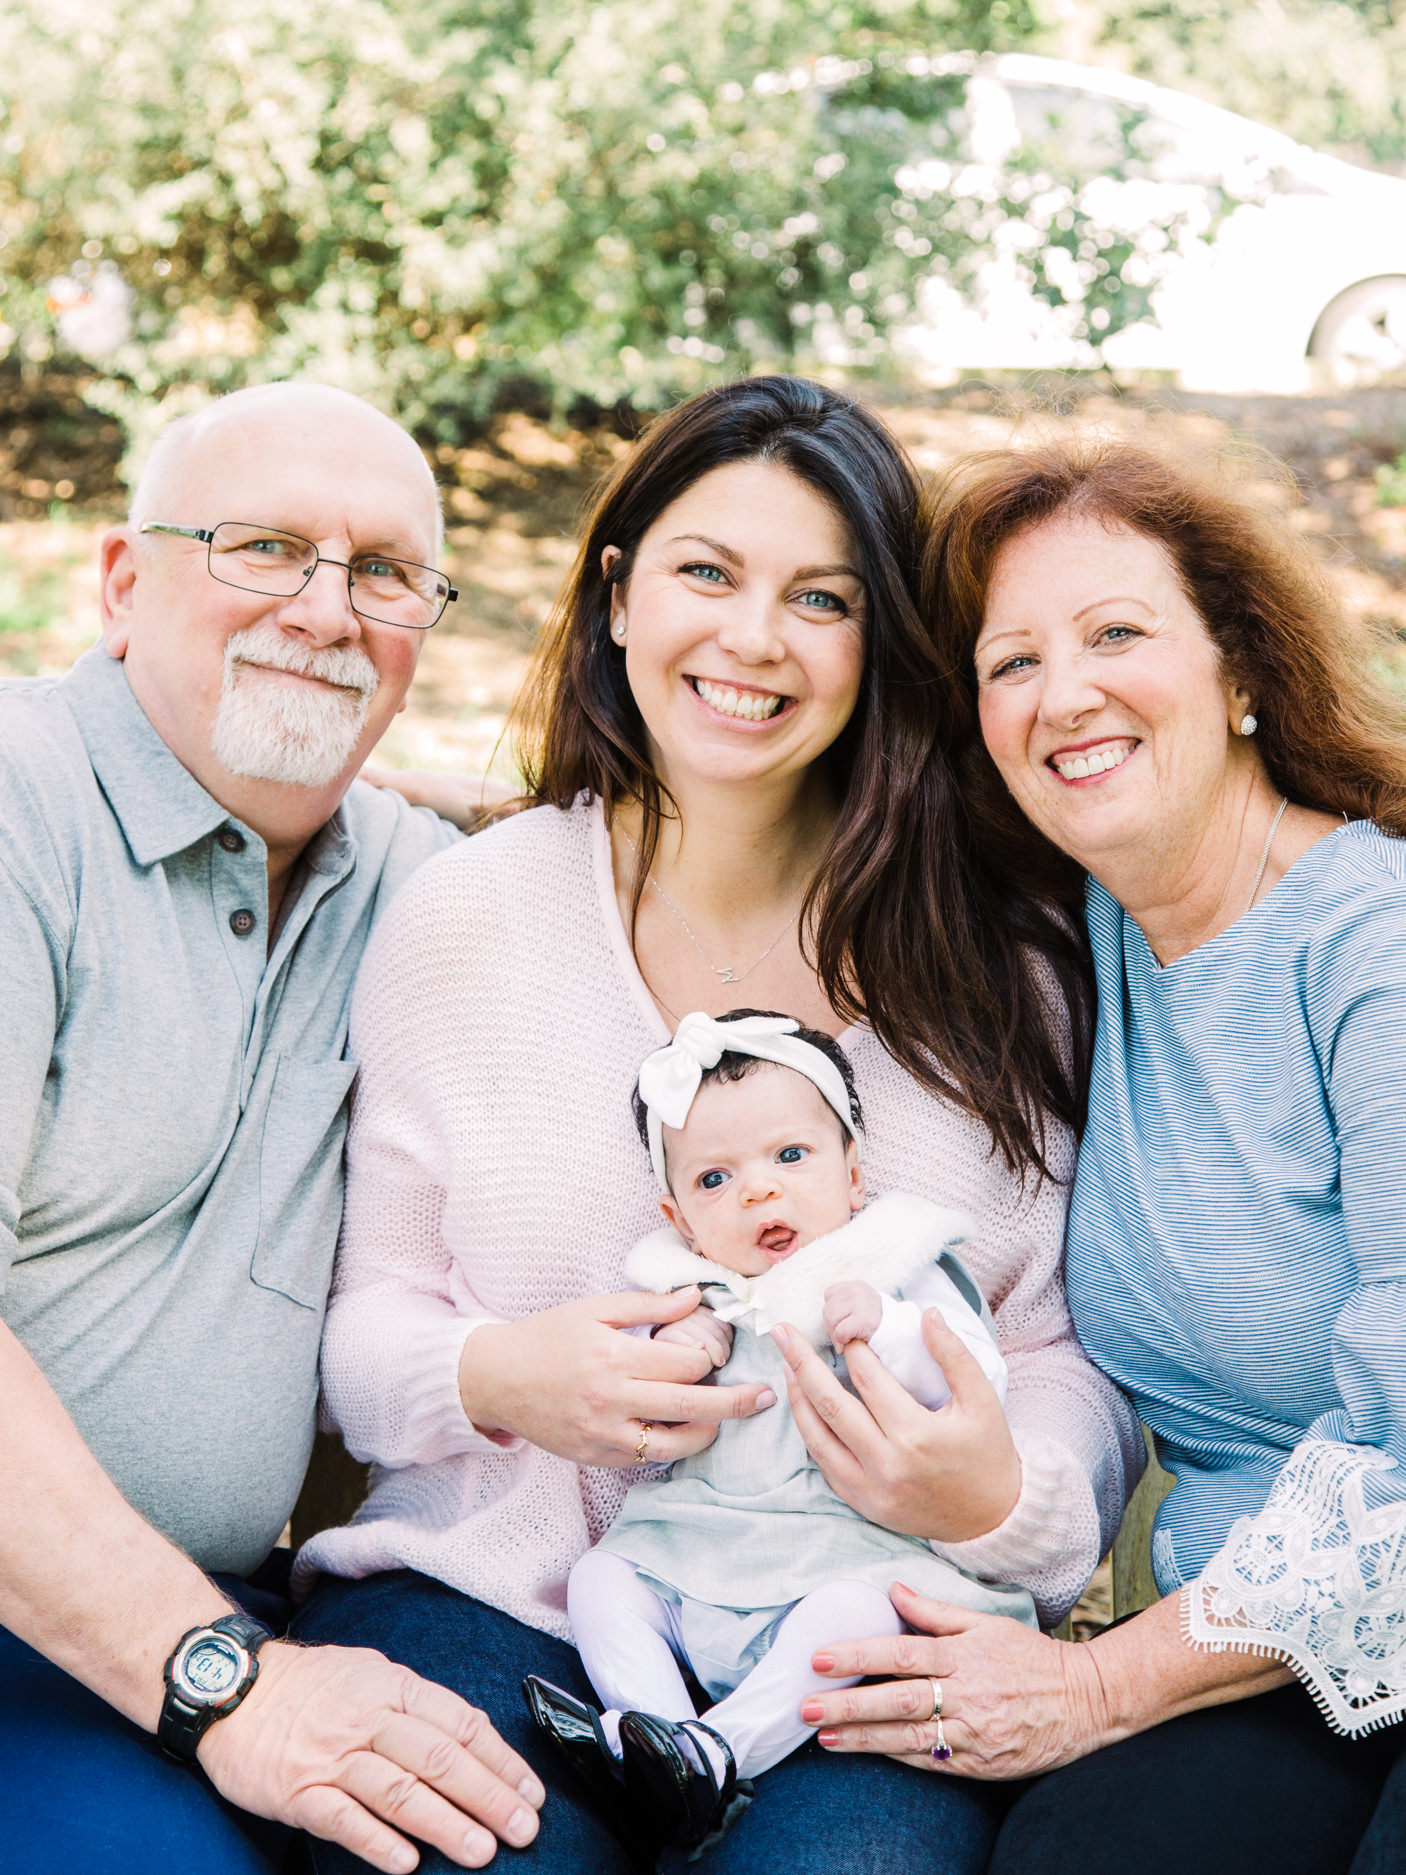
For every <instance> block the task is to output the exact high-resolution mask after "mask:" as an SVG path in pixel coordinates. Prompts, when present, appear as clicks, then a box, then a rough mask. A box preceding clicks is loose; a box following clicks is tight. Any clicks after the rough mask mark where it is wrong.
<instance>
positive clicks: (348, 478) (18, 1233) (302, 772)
mask: <svg viewBox="0 0 1406 1875" xmlns="http://www.w3.org/2000/svg"><path fill="white" fill-rule="evenodd" d="M224 517H244V518H224ZM250 517H252V518H250ZM440 546H441V525H440V516H439V504H438V500H437V497H436V493H435V489H434V485H433V480H432V478H431V476H430V473H429V471H428V469H427V467H426V465H425V461H424V458H423V456H422V455H421V454H420V451H419V450H418V449H417V448H416V446H415V444H414V443H413V442H412V440H411V439H410V438H409V437H408V436H407V435H406V434H405V432H404V431H403V430H401V429H400V428H399V427H398V426H397V425H396V424H394V423H392V422H390V421H389V419H387V418H385V417H383V416H381V415H379V414H378V413H377V412H376V411H374V410H372V409H371V408H370V406H368V405H366V404H364V403H362V402H361V401H360V400H359V399H357V398H354V397H350V396H348V395H346V394H344V393H342V392H337V391H332V390H327V389H320V388H317V387H312V386H295V385H281V386H267V387H262V388H260V389H257V390H250V391H244V392H240V393H237V394H236V395H235V396H232V397H229V398H226V399H224V400H222V401H221V402H219V403H217V404H215V405H213V406H211V408H210V409H209V410H208V411H205V412H202V413H200V414H199V415H197V416H195V417H192V418H186V419H183V420H182V421H181V422H179V423H177V424H175V425H173V426H172V427H171V428H170V429H169V430H168V431H167V432H166V433H165V435H164V436H163V437H162V439H161V440H160V441H159V442H158V444H157V447H156V449H155V451H154V452H153V455H152V459H151V462H150V465H149V467H148V469H147V472H146V474H145V475H144V477H143V479H142V481H141V484H140V486H139V488H138V490H137V493H136V496H135V499H134V503H133V510H132V516H131V520H130V522H129V523H128V524H127V525H126V526H123V527H117V528H114V529H113V530H112V531H111V532H110V533H109V534H108V535H107V536H106V538H105V540H104V542H103V547H102V564H101V605H102V621H103V637H104V640H105V648H95V649H94V650H93V651H90V652H89V653H88V654H87V655H86V656H85V657H84V658H83V659H81V660H80V662H79V663H78V665H77V666H76V667H75V668H74V670H73V671H72V672H70V674H69V675H68V676H67V677H65V678H64V679H63V680H62V681H59V682H53V683H49V682H45V683H39V684H28V685H16V686H11V687H8V688H5V689H0V949H2V950H3V956H4V968H3V970H0V1035H3V1037H4V1045H3V1049H0V1389H3V1395H2V1396H0V1397H3V1433H2V1434H0V1862H3V1863H4V1864H5V1865H6V1866H9V1865H10V1862H11V1859H13V1865H14V1867H15V1868H16V1869H20V1868H22V1869H24V1870H25V1871H26V1875H48V1872H49V1871H53V1872H54V1875H58V1871H63V1872H64V1875H71V1872H72V1871H76V1870H78V1869H92V1870H94V1871H98V1870H101V1871H102V1875H129V1872H131V1875H135V1871H138V1870H140V1871H141V1872H142V1875H164V1871H167V1870H170V1871H176V1870H180V1871H192V1870H199V1871H201V1875H233V1872H234V1871H239V1872H240V1875H268V1872H269V1871H271V1870H273V1869H276V1868H278V1867H280V1866H281V1865H282V1863H283V1861H284V1859H285V1856H286V1854H287V1852H288V1850H289V1846H290V1842H291V1841H292V1838H291V1834H290V1831H289V1829H288V1827H287V1826H289V1825H293V1826H296V1827H299V1828H302V1829H305V1830H309V1831H311V1832H313V1833H314V1834H317V1835H321V1836H325V1837H328V1838H331V1839H334V1840H336V1841H339V1842H341V1843H343V1844H345V1845H346V1846H347V1847H348V1848H350V1849H352V1850H354V1851H355V1852H356V1853H358V1854H360V1855H362V1856H364V1857H366V1858H367V1860H368V1861H370V1862H371V1863H373V1864H374V1866H376V1867H378V1868H381V1869H386V1870H391V1869H408V1868H410V1867H413V1866H414V1863H415V1859H416V1856H415V1851H414V1850H413V1849H412V1848H411V1846H410V1844H409V1842H407V1840H406V1837H407V1836H411V1837H414V1838H415V1839H417V1840H419V1841H421V1842H425V1843H429V1844H431V1845H434V1846H435V1847H437V1848H438V1849H440V1850H441V1851H443V1853H444V1854H445V1855H447V1856H448V1857H449V1858H450V1859H451V1861H454V1862H457V1863H462V1864H463V1865H465V1866H468V1867H478V1866H481V1865H482V1864H484V1863H485V1862H487V1861H489V1860H491V1858H492V1856H493V1854H494V1851H495V1847H496V1844H497V1842H498V1841H500V1840H501V1841H505V1842H510V1843H515V1844H522V1843H525V1842H527V1841H529V1840H531V1838H532V1837H533V1836H534V1835H535V1833H536V1829H537V1818H536V1809H537V1806H538V1805H539V1804H540V1803H541V1801H542V1790H541V1786H540V1784H539V1783H538V1782H537V1779H536V1778H535V1777H534V1776H533V1774H532V1772H531V1771H530V1769H529V1768H528V1766H527V1765H526V1764H525V1763H524V1762H523V1761H522V1760H521V1759H520V1758H518V1757H517V1756H516V1755H515V1754H514V1753H513V1752H511V1751H510V1750H509V1749H508V1748H507V1747H506V1746H505V1745H504V1744H503V1743H502V1741H501V1740H500V1739H499V1738H498V1737H497V1735H496V1734H495V1733H494V1732H493V1731H492V1729H491V1728H490V1727H489V1726H488V1724H487V1722H486V1721H485V1720H484V1718H483V1717H482V1715H481V1714H479V1713H477V1712H475V1711H474V1710H473V1709H472V1708H470V1707H468V1706H466V1705H465V1704H464V1703H463V1701H462V1700H459V1699H458V1698H456V1697H455V1696H454V1695H453V1694H451V1693H448V1692H446V1691H444V1690H443V1689H442V1688H439V1687H435V1686H432V1685H429V1684H427V1683H426V1682H424V1681H422V1680H419V1679H417V1678H416V1676H415V1675H414V1674H412V1673H409V1672H408V1671H406V1670H404V1669H402V1668H400V1667H396V1666H393V1665H392V1664H391V1663H389V1662H388V1661H386V1660H384V1659H382V1658H381V1656H379V1655H376V1654H371V1653H367V1652H361V1651H351V1650H345V1649H339V1648H330V1647H328V1648H296V1647H293V1646H291V1645H289V1644H287V1643H285V1642H282V1641H280V1640H278V1639H275V1638H272V1637H271V1634H270V1625H269V1624H273V1625H274V1626H276V1625H277V1616H278V1611H279V1597H278V1593H277V1590H278V1587H279V1584H278V1583H277V1582H276V1581H275V1582H271V1581H270V1580H269V1578H268V1571H267V1559H268V1558H269V1556H270V1553H271V1552H272V1551H273V1550H274V1548H275V1546H276V1544H277V1541H278V1537H279V1534H280V1532H281V1531H282V1529H283V1526H284V1524H285V1522H286V1520H287V1518H288V1515H289V1513H290V1511H291V1509H292V1506H293V1502H294V1499H295V1498H296V1496H297V1493H298V1487H299V1483H300V1481H301V1479H302V1476H303V1472H304V1470H305V1468H306V1464H307V1459H308V1452H309V1448H310V1445H311V1441H312V1433H313V1416H314V1407H315V1399H316V1390H317V1378H316V1366H317V1345H318V1337H319V1331H320V1328H321V1322H322V1313H323V1307H324V1304H325V1301H326V1295H327V1289H328V1283H329V1280H330V1273H331V1263H332V1253H333V1249H334V1246H335V1242H336V1236H337V1225H338V1218H339V1214H340V1206H341V1148H342V1136H343V1130H344V1125H345V1101H346V1095H347V1091H348V1088H349V1086H350V1083H351V1079H352V1076H353V1073H354V1070H355V1064H354V1063H353V1062H350V1061H348V1060H347V1059H346V1058H345V1043H346V1014H347V1005H348V1000H349V997H350V992H351V983H352V976H353V973H354V971H355V968H356V964H357V960H358V958H359V956H360V954H361V950H362V947H363V945H364V944H365V941H366V938H367V935H368V932H369V931H370V929H371V926H372V924H373V922H374V920H375V918H376V916H377V914H378V912H379V911H380V909H381V908H382V907H383V906H384V904H385V903H386V902H387V900H388V899H389V897H390V896H391V894H392V893H393V892H394V890H395V888H396V886H397V885H398V884H399V883H400V881H401V880H402V879H404V878H405V877H406V875H407V874H408V873H409V872H410V871H411V870H412V869H413V868H414V867H415V866H416V865H418V864H419V863H420V862H421V860H423V859H425V858H427V857H428V856H429V855H431V854H432V853H434V852H435V851H437V850H439V848H440V847H442V846H443V845H444V844H446V843H447V842H448V841H449V840H451V839H453V838H454V837H455V835H454V831H453V829H452V828H450V827H448V826H447V825H446V824H445V823H444V822H443V821H440V820H437V819H436V818H435V817H434V816H433V815H431V814H428V813H426V812H424V811H422V810H419V809H416V808H412V807H410V806H408V805H407V804H406V802H405V801H403V800H402V799H400V798H399V797H398V796H397V795H395V794H392V793H389V792H383V791H377V790H375V789H372V788H369V787H366V786H364V785H354V778H355V776H356V774H357V770H358V768H359V767H360V765H361V763H362V762H363V760H364V759H365V757H366V755H367V753H368V752H369V751H370V749H371V748H372V747H373V746H374V745H375V743H376V741H377V740H378V738H379V737H380V736H381V734H382V732H383V731H384V730H385V728H386V726H387V724H388V723H389V721H390V719H391V717H392V716H393V715H394V714H395V713H396V711H398V710H399V709H401V708H403V706H404V700H405V694H406V690H407V687H408V685H409V683H410V679H411V677H412V675H413V673H414V669H415V663H416V659H417V656H418V654H419V648H420V645H421V643H422V642H423V635H424V632H425V630H426V629H427V628H428V627H429V626H432V625H433V624H434V623H435V621H436V620H437V619H438V618H439V617H440V615H441V613H442V612H443V610H444V607H445V605H446V604H447V603H448V602H449V601H450V600H451V599H453V598H454V596H455V595H454V593H453V590H452V588H451V587H450V585H449V582H448V580H447V579H446V578H445V577H444V575H443V574H442V573H439V572H437V571H436V569H435V567H434V564H433V562H434V561H435V560H436V558H437V557H438V555H439V551H440ZM261 1571H262V1572H263V1573H261Z"/></svg>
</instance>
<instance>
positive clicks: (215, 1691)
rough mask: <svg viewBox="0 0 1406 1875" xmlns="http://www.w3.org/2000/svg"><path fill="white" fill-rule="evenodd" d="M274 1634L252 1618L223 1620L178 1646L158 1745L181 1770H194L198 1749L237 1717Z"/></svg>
mask: <svg viewBox="0 0 1406 1875" xmlns="http://www.w3.org/2000/svg"><path fill="white" fill-rule="evenodd" d="M272 1639H273V1630H272V1629H271V1628H266V1627H265V1626H264V1624H263V1622H262V1621H256V1620H255V1619H254V1617H253V1616H252V1615H221V1617H220V1619H219V1620H218V1621H212V1622H211V1623H210V1625H209V1626H208V1627H205V1628H192V1629H191V1630H190V1632H189V1633H188V1634H183V1635H182V1636H181V1638H180V1640H179V1641H178V1642H177V1644H176V1651H175V1652H174V1653H173V1654H172V1656H171V1658H170V1659H169V1660H168V1661H167V1662H166V1666H165V1669H164V1672H163V1674H162V1678H163V1679H164V1680H165V1682H166V1697H165V1699H164V1700H163V1701H162V1704H161V1717H160V1719H159V1721H158V1722H157V1727H156V1742H157V1743H158V1744H159V1745H160V1747H161V1749H162V1751H163V1752H165V1754H166V1756H167V1757H168V1758H170V1759H172V1760H173V1761H174V1762H175V1763H176V1764H194V1763H195V1753H196V1747H197V1746H198V1745H199V1743H200V1741H201V1739H202V1738H203V1737H204V1736H205V1734H206V1732H207V1731H208V1730H209V1728H210V1727H211V1726H212V1725H213V1724H214V1723H215V1720H216V1719H223V1718H226V1717H228V1715H229V1714H230V1713H231V1712H233V1711H234V1709H235V1707H236V1706H237V1705H238V1704H239V1702H240V1701H241V1700H242V1699H243V1698H244V1695H245V1694H246V1693H247V1692H248V1691H249V1688H250V1687H251V1686H252V1685H253V1684H254V1682H255V1680H256V1679H258V1677H259V1658H258V1656H259V1649H260V1648H261V1647H262V1646H263V1644H264V1642H265V1641H271V1640H272Z"/></svg>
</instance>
